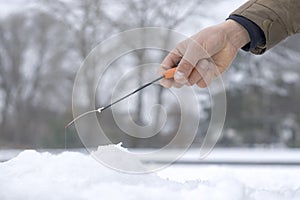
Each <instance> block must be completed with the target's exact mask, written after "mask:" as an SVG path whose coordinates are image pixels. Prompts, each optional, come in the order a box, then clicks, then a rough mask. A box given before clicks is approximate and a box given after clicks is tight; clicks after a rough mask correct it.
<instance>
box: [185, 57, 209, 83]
mask: <svg viewBox="0 0 300 200" xmlns="http://www.w3.org/2000/svg"><path fill="white" fill-rule="evenodd" d="M208 68H209V61H208V60H207V59H203V60H201V61H199V63H198V64H197V66H196V67H195V68H194V69H193V71H192V73H191V75H190V76H189V78H188V83H187V85H189V86H192V85H194V84H196V83H198V82H199V81H200V80H202V79H203V77H205V75H206V73H207V70H208Z"/></svg>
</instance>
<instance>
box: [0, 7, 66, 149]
mask: <svg viewBox="0 0 300 200" xmlns="http://www.w3.org/2000/svg"><path fill="white" fill-rule="evenodd" d="M0 27H1V31H0V60H1V62H0V77H1V78H0V80H1V84H0V86H1V88H0V90H1V94H2V97H3V101H2V102H4V103H3V105H2V106H1V108H2V109H1V119H2V120H1V131H0V132H1V135H2V136H3V137H1V138H3V139H6V140H8V141H12V142H13V143H14V144H15V145H22V144H26V145H34V144H38V143H41V141H42V139H43V137H45V135H47V133H51V127H49V126H48V124H47V123H48V119H49V116H48V115H51V117H55V116H61V115H62V114H64V113H65V111H66V109H65V106H64V105H66V100H69V95H70V92H68V90H69V91H70V86H71V80H70V77H69V75H70V71H68V69H67V68H66V66H67V65H68V64H67V63H68V62H69V61H71V60H70V59H68V54H67V49H68V46H69V45H68V40H66V38H67V36H66V34H67V33H66V32H65V30H64V28H63V26H62V24H60V23H58V22H57V21H56V20H54V19H53V18H52V17H51V16H49V15H46V14H43V13H40V12H31V13H30V14H29V13H19V14H18V13H17V14H13V15H11V16H9V17H8V18H7V19H5V20H2V21H1V25H0ZM33 30H34V31H33ZM57 35H60V36H61V37H56V36H57ZM64 35H65V37H64ZM56 84H60V85H61V86H63V87H57V85H56Z"/></svg>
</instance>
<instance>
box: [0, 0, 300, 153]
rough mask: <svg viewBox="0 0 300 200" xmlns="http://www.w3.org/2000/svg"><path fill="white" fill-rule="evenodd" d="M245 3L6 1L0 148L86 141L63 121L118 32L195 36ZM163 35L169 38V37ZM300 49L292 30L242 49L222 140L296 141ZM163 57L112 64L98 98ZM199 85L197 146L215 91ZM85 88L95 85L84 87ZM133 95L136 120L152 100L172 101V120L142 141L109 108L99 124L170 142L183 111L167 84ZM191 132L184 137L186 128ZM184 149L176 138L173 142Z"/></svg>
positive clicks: (246, 143) (1, 23) (117, 138)
mask: <svg viewBox="0 0 300 200" xmlns="http://www.w3.org/2000/svg"><path fill="white" fill-rule="evenodd" d="M244 2H245V0H235V1H230V2H228V1H221V0H210V1H208V0H191V1H179V0H175V1H174V0H161V1H149V0H131V1H127V0H120V1H116V0H115V1H114V0H113V1H108V0H75V1H71V0H43V1H38V0H36V1H34V0H27V1H25V0H10V1H1V2H0V148H1V149H15V148H21V149H22V148H65V147H67V148H80V147H82V144H81V142H80V139H79V137H78V135H77V133H76V130H75V129H74V128H73V127H71V128H70V129H68V131H67V133H66V134H65V132H64V126H65V125H66V123H67V122H68V121H70V120H71V119H72V107H71V105H72V99H71V98H72V87H73V83H74V79H75V75H76V72H77V70H78V69H79V67H80V65H81V63H82V62H83V60H84V58H85V57H86V56H87V55H88V53H89V52H90V51H91V50H92V49H93V48H94V47H95V46H96V45H97V44H99V43H100V42H101V41H104V40H105V39H107V38H109V37H110V36H112V35H114V34H116V33H119V32H121V31H124V30H128V29H132V28H140V27H164V28H169V29H174V30H176V31H178V32H180V33H183V34H186V35H187V36H190V35H192V34H194V33H196V32H198V31H200V30H201V29H203V28H205V27H207V26H209V25H213V24H216V23H221V22H223V21H224V20H225V19H226V17H227V16H228V15H229V14H230V12H232V11H233V10H234V9H235V8H237V7H238V6H239V5H241V4H242V3H244ZM155 39H157V38H153V40H155ZM160 39H162V38H160ZM163 40H165V41H167V40H168V36H167V35H166V38H163ZM174 45H175V44H174ZM299 47H300V36H298V35H296V36H293V37H291V38H289V39H288V40H286V41H284V42H282V43H281V44H280V45H278V46H277V47H276V48H274V49H272V50H271V51H269V52H267V53H266V54H264V55H263V56H254V55H251V54H250V53H245V52H242V51H240V52H239V55H238V56H237V58H236V60H235V62H234V63H233V64H232V66H231V68H230V69H229V70H228V71H227V72H226V73H225V74H224V76H223V80H224V83H225V86H226V94H227V116H226V121H225V127H224V131H223V134H222V137H221V139H220V140H219V142H218V144H217V146H218V147H264V148H277V147H280V148H283V147H284V148H296V147H300V126H299V124H300V106H299V104H298V102H300V80H299V79H300V66H299V65H300V48H299ZM165 55H166V52H163V51H157V50H151V49H150V50H149V49H147V50H137V51H133V52H131V53H130V54H128V55H124V56H123V57H121V58H120V59H118V60H117V61H116V62H115V63H112V64H111V67H110V68H109V70H107V72H106V73H105V76H104V77H103V78H104V79H105V82H104V83H101V82H100V84H99V87H98V91H97V94H101V95H97V97H96V104H97V106H102V105H106V104H107V103H108V102H109V101H110V98H111V95H112V93H111V87H112V86H113V85H114V84H115V83H116V81H117V80H118V77H119V76H120V75H121V74H122V73H123V72H124V71H126V70H130V69H131V68H133V67H136V66H137V65H142V64H146V63H160V62H161V61H162V60H163V58H164V56H165ZM99 59H100V58H99ZM157 66H158V65H157ZM93 75H94V74H93V72H92V71H91V72H90V73H88V74H87V76H88V77H90V79H89V80H91V81H93V80H95V79H96V78H97V77H93ZM153 77H156V74H153V73H149V71H148V70H147V67H141V68H140V69H139V70H138V73H137V74H136V75H135V76H133V77H132V78H130V79H129V80H130V81H128V83H126V84H125V85H124V87H126V90H129V89H135V88H137V87H138V86H140V85H142V84H143V83H145V82H147V81H148V80H151V78H153ZM196 90H197V91H198V93H199V99H198V101H199V105H201V109H202V112H201V113H199V114H201V120H200V122H199V129H198V131H197V135H196V137H195V141H194V144H193V145H194V146H197V147H198V146H199V145H200V144H201V142H202V141H203V137H204V135H205V133H206V130H207V127H208V124H209V120H210V98H209V94H208V91H207V90H206V89H198V88H197V89H196ZM83 92H86V93H89V92H91V91H90V88H88V87H87V88H86V89H85V90H83ZM131 101H132V102H134V103H133V104H132V105H135V106H132V105H131V107H132V108H130V113H131V116H132V119H133V120H134V121H135V122H136V123H137V124H140V125H143V124H147V123H148V120H149V119H148V118H147V114H148V113H149V112H150V111H149V109H150V108H151V105H153V104H157V103H158V104H162V105H164V106H165V107H166V111H167V114H168V118H167V122H166V125H165V126H164V127H163V128H162V130H161V132H160V133H159V134H157V135H155V136H153V137H151V138H148V139H137V138H135V137H131V136H129V135H127V134H124V133H123V132H122V130H121V129H119V128H118V126H117V124H116V123H115V122H114V119H113V117H112V113H111V111H107V112H105V113H103V115H101V116H100V117H99V122H100V124H101V126H102V127H103V129H104V131H105V132H106V133H107V135H109V137H110V139H111V140H112V141H113V142H114V143H118V142H123V144H124V146H126V147H139V148H155V147H162V146H164V145H165V144H166V143H168V142H169V141H170V140H171V139H172V138H173V137H174V135H175V134H176V131H177V128H178V125H179V122H180V114H181V113H180V108H179V105H178V103H177V101H176V99H175V98H174V97H173V96H172V94H171V93H170V92H169V91H168V90H166V89H164V88H162V87H161V86H159V85H155V86H153V87H151V88H148V89H146V90H144V91H142V92H140V93H138V94H137V95H135V96H134V97H132V98H131ZM87 103H89V102H87ZM125 105H126V104H125ZM191 106H192V105H191ZM124 110H126V109H120V111H119V113H118V115H120V116H122V115H123V114H124ZM154 115H155V113H154ZM191 117H192V116H191ZM154 119H155V120H154V122H153V123H154V125H155V123H157V124H159V121H160V114H159V112H157V113H156V117H155V118H154ZM124 123H126V119H124ZM185 130H186V132H187V135H188V134H189V129H188V126H187V127H186V129H185ZM133 131H134V130H133ZM136 134H137V135H138V133H136ZM183 141H184V139H183ZM180 146H181V144H176V146H175V147H180Z"/></svg>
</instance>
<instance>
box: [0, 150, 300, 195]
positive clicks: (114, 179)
mask: <svg viewBox="0 0 300 200" xmlns="http://www.w3.org/2000/svg"><path fill="white" fill-rule="evenodd" d="M102 151H104V152H102V153H105V148H102ZM110 153H111V152H110ZM297 155H299V152H298V151H293V150H278V149H277V150H275V151H270V150H268V151H264V150H254V151H253V150H240V149H237V150H227V151H224V150H215V151H213V152H212V154H211V156H209V157H208V158H207V159H208V161H209V160H210V161H213V160H215V161H216V160H219V161H221V160H222V159H223V161H225V160H229V161H230V160H231V161H233V160H236V161H237V160H240V161H241V162H246V161H247V160H248V161H250V162H251V161H255V160H256V161H259V160H262V159H264V158H269V159H267V161H269V162H273V161H276V162H277V161H278V162H279V161H281V162H283V163H288V162H289V161H291V160H293V161H300V158H299V156H297ZM2 156H3V155H2ZM111 159H113V160H115V161H116V160H118V158H117V157H114V156H112V157H111ZM193 159H194V160H195V159H197V157H195V152H194V154H193V152H188V153H187V154H186V155H185V156H184V157H183V158H182V160H190V161H191V160H193ZM224 159H225V160H224ZM122 162H123V164H124V165H130V166H131V167H133V168H134V167H140V166H136V165H139V164H136V160H134V161H132V160H130V159H128V160H126V162H124V161H122ZM140 164H141V163H140ZM299 180H300V167H299V166H295V165H294V166H289V165H275V166H274V165H254V166H251V165H199V164H197V165H180V164H176V165H171V166H169V167H166V168H165V169H163V170H159V171H157V172H155V173H150V174H142V175H133V174H126V173H121V172H117V171H115V170H112V169H110V168H107V167H105V166H103V165H101V164H100V163H99V162H97V161H96V160H95V159H94V158H92V157H91V156H90V155H88V154H84V153H79V152H71V151H65V152H62V153H59V154H51V153H49V152H43V153H39V152H37V151H35V150H26V151H22V152H21V153H19V154H18V155H17V156H16V157H14V158H12V159H11V160H9V161H6V162H2V163H0V183H1V184H0V199H2V200H14V199H46V200H48V199H49V200H50V199H126V200H134V199H172V200H174V199H188V200H193V199H209V200H268V199H270V200H277V199H278V200H285V199H286V200H296V199H300V182H299Z"/></svg>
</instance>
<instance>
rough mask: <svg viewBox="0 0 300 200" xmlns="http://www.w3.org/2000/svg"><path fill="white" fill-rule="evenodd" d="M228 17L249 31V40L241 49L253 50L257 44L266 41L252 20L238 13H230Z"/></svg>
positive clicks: (261, 44) (259, 44)
mask: <svg viewBox="0 0 300 200" xmlns="http://www.w3.org/2000/svg"><path fill="white" fill-rule="evenodd" d="M228 19H231V20H234V21H236V22H237V23H239V24H240V25H242V26H243V27H244V28H245V29H246V30H247V31H248V33H249V37H250V42H249V43H248V44H246V45H245V46H244V47H242V49H243V50H244V51H253V50H254V49H255V48H257V47H258V46H263V45H265V43H266V37H265V34H264V32H263V31H262V30H261V28H260V27H259V26H258V25H257V24H255V23H254V22H253V21H251V20H249V19H247V18H245V17H243V16H240V15H230V16H229V17H228V18H227V20H228Z"/></svg>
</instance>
